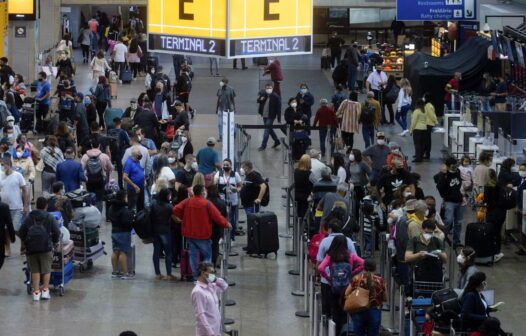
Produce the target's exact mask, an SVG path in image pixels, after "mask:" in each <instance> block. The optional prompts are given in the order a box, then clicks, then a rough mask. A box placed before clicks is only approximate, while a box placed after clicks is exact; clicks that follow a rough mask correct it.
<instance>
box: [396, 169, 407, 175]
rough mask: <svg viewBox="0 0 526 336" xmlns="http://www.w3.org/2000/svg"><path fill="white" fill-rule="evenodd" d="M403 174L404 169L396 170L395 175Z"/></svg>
mask: <svg viewBox="0 0 526 336" xmlns="http://www.w3.org/2000/svg"><path fill="white" fill-rule="evenodd" d="M404 172H405V169H404V168H396V173H397V174H403V173H404Z"/></svg>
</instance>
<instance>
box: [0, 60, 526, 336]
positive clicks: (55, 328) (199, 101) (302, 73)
mask: <svg viewBox="0 0 526 336" xmlns="http://www.w3.org/2000/svg"><path fill="white" fill-rule="evenodd" d="M161 60H162V63H163V65H164V66H165V69H171V66H170V63H171V58H169V57H167V56H163V57H162V58H161ZM282 64H283V68H284V75H285V78H286V80H285V81H284V82H283V84H282V90H283V97H284V100H285V99H287V97H290V96H292V95H295V93H296V90H297V88H298V84H299V83H301V82H302V81H307V82H308V83H309V85H310V88H311V92H313V94H314V96H315V98H316V101H319V99H320V98H322V97H327V98H329V97H330V95H331V94H332V91H333V89H332V85H331V83H332V80H330V74H329V73H326V72H322V71H320V70H319V59H318V57H317V56H298V57H291V58H288V59H285V58H283V60H282ZM221 67H222V68H221V69H220V72H221V74H222V75H226V76H227V77H228V78H229V79H230V83H231V85H232V86H233V87H234V88H235V89H236V92H237V98H236V103H237V108H238V111H237V112H238V118H237V120H236V121H237V122H239V123H242V124H258V123H260V120H259V117H257V114H256V111H257V110H256V104H255V99H256V94H257V90H258V87H259V85H260V76H259V71H258V70H257V68H255V67H254V66H251V67H250V69H249V70H246V71H242V70H232V69H231V63H230V62H227V63H226V62H222V66H221ZM79 69H80V73H79V75H78V76H77V83H78V84H77V85H78V87H79V88H80V89H81V90H82V91H86V90H87V88H88V87H89V83H88V82H87V80H86V79H85V78H86V76H85V71H86V67H85V66H82V65H81V66H79ZM194 70H195V72H196V79H195V81H194V84H193V87H194V88H193V91H192V97H191V102H192V104H193V105H194V107H195V108H197V110H198V115H197V117H196V119H195V121H194V122H193V125H192V136H193V143H194V148H199V147H200V146H202V145H203V144H204V142H205V140H206V138H207V137H208V136H210V135H216V134H217V130H216V126H215V125H216V118H215V116H214V115H213V110H214V106H215V93H216V90H217V88H218V81H219V79H218V78H211V77H208V73H209V71H208V60H207V59H199V58H196V57H194ZM143 86H144V85H143V82H142V79H140V80H137V81H135V82H133V83H132V84H131V85H121V86H119V96H118V97H119V99H118V101H116V102H114V106H116V107H122V108H125V107H126V106H127V103H128V102H129V99H130V98H131V97H136V96H137V95H138V94H139V93H140V92H141V90H142V89H143ZM384 131H386V132H387V133H388V135H389V136H390V137H391V138H392V139H395V140H396V141H398V142H399V143H401V144H402V146H403V149H404V152H405V153H406V154H407V155H409V156H411V155H412V151H413V146H412V140H411V139H410V138H409V137H407V138H400V137H398V136H397V135H396V133H398V132H400V130H399V129H398V127H388V128H386V129H385V130H384ZM249 132H250V133H251V135H252V141H251V143H250V148H251V155H250V158H251V159H252V161H254V163H255V166H256V169H258V170H259V171H261V172H262V173H263V174H264V175H265V176H268V177H269V178H270V181H271V182H270V185H271V193H272V197H271V204H270V209H271V210H273V211H275V212H276V213H277V214H278V218H279V220H280V232H284V231H285V208H284V207H283V206H282V204H281V203H282V202H281V190H280V187H281V186H285V185H286V184H287V180H286V179H282V178H280V176H281V175H282V168H283V166H282V164H283V162H282V159H281V152H280V151H279V150H271V149H268V150H266V151H265V152H262V153H259V152H257V150H256V148H257V147H259V145H260V139H261V136H262V132H261V131H249ZM278 136H279V135H278ZM313 140H314V142H315V144H316V143H317V139H316V137H313ZM355 143H356V146H357V148H363V140H362V139H361V136H360V135H357V136H356V137H355ZM440 148H441V142H440V141H439V138H438V135H437V136H435V137H434V145H433V157H434V160H433V161H432V162H431V163H424V164H420V165H418V166H415V167H414V170H415V171H416V172H419V173H420V174H422V187H423V189H424V191H425V192H426V193H431V194H434V195H435V196H438V195H437V192H436V189H435V187H434V184H433V182H432V176H433V175H434V174H435V172H436V171H438V167H439V163H440V160H439V157H440V154H439V151H440ZM37 185H39V182H38V181H37ZM243 217H244V216H242V218H243ZM110 232H111V227H110V226H109V225H107V224H104V225H103V228H102V237H103V239H104V240H105V241H106V243H107V245H106V251H107V252H108V253H110V252H111V240H110ZM240 241H241V242H243V241H244V237H242V238H241V239H240ZM280 244H281V245H280V246H281V249H280V252H279V257H278V259H277V260H275V259H253V258H250V257H245V256H244V254H243V253H240V256H237V257H232V258H231V263H233V264H235V265H237V266H238V267H237V269H235V270H231V271H230V275H231V279H232V280H234V281H235V282H236V286H234V287H232V288H231V290H230V291H229V297H230V298H232V299H234V300H235V301H236V302H237V305H236V306H233V307H228V309H227V316H228V317H230V318H233V319H234V320H235V322H236V323H235V325H234V326H233V327H234V328H235V329H238V330H240V335H251V336H274V335H298V336H299V335H307V331H308V323H307V321H308V320H306V319H300V318H297V317H295V315H294V312H295V311H297V310H301V309H302V304H303V301H302V298H298V297H294V296H292V295H291V294H290V292H291V291H292V290H293V289H295V288H296V287H297V282H298V277H296V276H291V275H289V274H288V270H289V269H292V268H294V259H293V258H291V257H286V256H285V255H284V251H285V250H290V249H291V247H292V246H291V245H292V244H291V240H290V239H281V241H280ZM241 245H242V243H238V245H237V246H241ZM18 246H19V245H18V243H17V244H15V246H14V248H13V250H14V251H17V250H18ZM235 249H236V250H237V249H240V248H239V247H236V248H235ZM505 253H506V256H505V257H504V259H503V260H502V261H501V262H500V263H499V264H498V265H495V266H494V267H491V268H482V269H483V270H484V271H485V272H487V274H488V275H489V278H488V284H489V287H491V288H495V289H496V290H497V294H496V296H497V299H498V300H499V301H505V302H506V305H505V306H503V307H502V311H501V312H499V313H497V314H496V316H498V317H499V318H501V320H502V321H503V325H504V327H505V329H506V330H509V331H513V332H515V335H521V333H520V332H521V331H523V332H524V330H526V319H524V320H523V318H525V317H526V311H525V310H524V309H522V308H521V307H522V306H523V301H524V298H525V297H526V285H524V281H522V280H523V279H524V276H525V275H526V270H525V268H524V267H523V264H524V262H525V260H524V258H520V257H516V256H515V255H514V254H513V252H512V251H511V250H508V249H505ZM151 255H152V245H144V244H142V243H138V244H137V264H136V265H137V278H136V279H135V280H133V281H118V280H111V279H110V273H111V266H110V259H109V256H104V257H102V258H100V259H98V260H96V261H95V266H94V268H93V269H92V270H90V271H88V272H86V273H82V274H81V273H78V272H77V273H76V275H75V278H74V280H73V281H72V282H70V283H69V284H68V285H67V287H66V294H65V296H64V297H58V296H55V297H53V298H52V300H51V302H39V303H33V302H32V301H31V300H30V297H29V296H28V295H26V292H25V286H24V284H23V280H24V278H23V273H22V271H21V267H22V265H21V262H22V259H21V258H20V257H19V256H18V253H15V255H14V256H13V257H12V258H9V259H8V260H7V261H6V264H5V265H4V267H3V268H2V270H1V271H0V336H3V335H10V336H11V335H12V336H18V335H24V336H33V335H35V336H36V335H53V336H66V335H71V334H76V335H101V336H102V335H117V334H118V332H120V331H122V330H124V329H131V330H135V331H137V332H138V333H139V335H148V336H158V335H159V336H160V335H178V336H183V335H184V336H186V335H192V334H194V327H193V326H194V317H193V313H192V308H191V304H190V291H191V289H192V284H189V283H165V282H158V281H155V280H154V279H153V278H154V272H153V266H152V262H151ZM384 321H387V316H386V315H384ZM384 324H385V325H386V326H388V323H387V322H385V323H384Z"/></svg>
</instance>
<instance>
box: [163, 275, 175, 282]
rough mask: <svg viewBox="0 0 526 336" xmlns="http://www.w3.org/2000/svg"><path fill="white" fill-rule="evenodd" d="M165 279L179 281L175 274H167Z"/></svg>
mask: <svg viewBox="0 0 526 336" xmlns="http://www.w3.org/2000/svg"><path fill="white" fill-rule="evenodd" d="M163 280H166V281H177V277H176V276H175V275H167V276H165V277H164V279H163Z"/></svg>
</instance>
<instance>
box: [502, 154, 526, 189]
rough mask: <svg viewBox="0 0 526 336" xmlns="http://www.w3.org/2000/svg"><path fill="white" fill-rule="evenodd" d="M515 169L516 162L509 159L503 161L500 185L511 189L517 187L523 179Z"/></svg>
mask: <svg viewBox="0 0 526 336" xmlns="http://www.w3.org/2000/svg"><path fill="white" fill-rule="evenodd" d="M515 169H516V166H515V160H513V159H512V158H507V159H505V160H504V161H502V164H501V166H500V171H499V178H498V183H499V184H500V185H501V186H507V187H510V188H513V187H517V186H518V185H519V183H520V179H521V178H520V176H519V173H518V172H517V171H515Z"/></svg>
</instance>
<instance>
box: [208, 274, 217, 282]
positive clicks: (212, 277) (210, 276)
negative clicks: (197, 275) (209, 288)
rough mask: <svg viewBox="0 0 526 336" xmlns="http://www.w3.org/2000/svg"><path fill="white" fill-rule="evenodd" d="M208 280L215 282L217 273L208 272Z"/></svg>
mask: <svg viewBox="0 0 526 336" xmlns="http://www.w3.org/2000/svg"><path fill="white" fill-rule="evenodd" d="M206 281H208V283H212V282H215V281H216V275H215V274H213V273H210V274H208V277H207V278H206Z"/></svg>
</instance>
